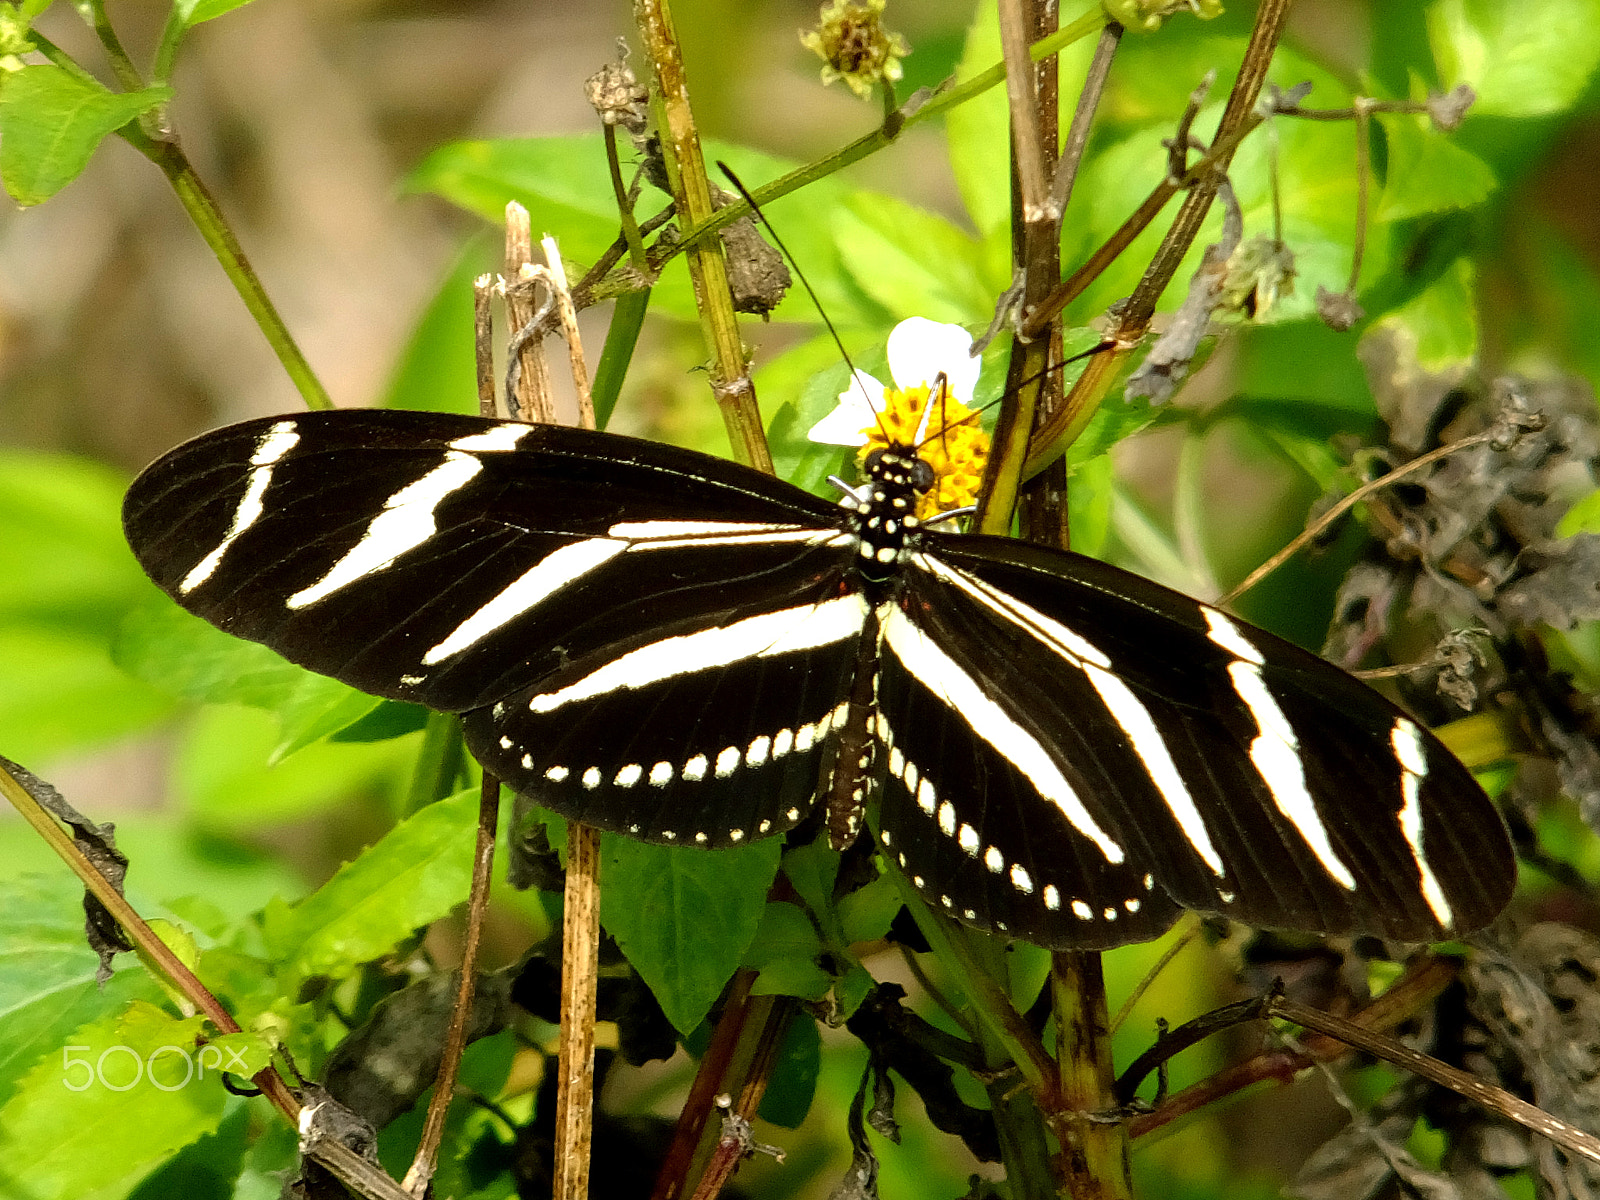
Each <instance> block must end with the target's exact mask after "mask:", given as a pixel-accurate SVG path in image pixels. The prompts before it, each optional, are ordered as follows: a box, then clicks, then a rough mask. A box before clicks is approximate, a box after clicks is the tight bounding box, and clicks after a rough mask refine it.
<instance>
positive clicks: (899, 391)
mask: <svg viewBox="0 0 1600 1200" xmlns="http://www.w3.org/2000/svg"><path fill="white" fill-rule="evenodd" d="M930 403H932V404H933V406H934V407H933V414H932V415H931V416H930V417H929V419H928V424H927V428H926V429H925V430H924V429H923V425H922V414H923V413H924V412H925V411H926V410H927V407H928V405H929V404H930ZM919 431H921V434H922V436H921V438H920V439H919V438H918V436H917V435H918V432H919ZM861 432H862V433H863V434H865V435H866V438H867V444H866V445H865V446H863V447H862V448H861V453H860V455H859V457H858V461H859V462H862V463H865V462H866V458H867V455H868V454H870V453H871V452H872V451H873V450H874V449H880V450H881V449H884V448H886V447H888V446H891V445H894V446H913V447H914V448H915V449H916V451H917V454H918V455H919V456H920V457H921V458H922V460H923V461H924V462H926V463H927V464H928V466H930V467H932V468H933V477H934V484H933V486H932V487H931V488H929V489H928V490H927V491H926V492H925V493H923V495H922V498H921V499H920V500H919V501H918V503H917V516H918V517H919V518H921V519H922V520H927V519H928V518H929V517H932V516H934V515H935V514H937V513H942V512H945V511H947V510H949V509H952V508H961V507H962V506H963V505H967V504H971V503H972V502H973V501H975V500H976V499H977V498H978V485H979V484H980V483H981V482H982V481H983V464H984V463H985V461H987V459H988V457H989V435H988V434H987V433H985V432H984V431H983V428H982V426H980V425H979V424H978V416H977V414H976V413H974V412H973V411H972V410H971V409H970V408H968V407H967V406H966V405H965V404H962V403H961V401H959V400H957V399H956V398H955V397H954V396H952V395H950V393H949V390H948V389H941V392H940V394H933V389H931V388H930V387H929V386H928V385H927V384H921V385H919V386H917V387H913V388H892V387H891V388H884V389H883V409H882V411H881V412H880V413H879V414H878V419H877V420H876V421H875V422H873V423H872V424H871V425H868V426H867V427H866V428H865V429H863V430H862V431H861ZM919 443H920V444H919Z"/></svg>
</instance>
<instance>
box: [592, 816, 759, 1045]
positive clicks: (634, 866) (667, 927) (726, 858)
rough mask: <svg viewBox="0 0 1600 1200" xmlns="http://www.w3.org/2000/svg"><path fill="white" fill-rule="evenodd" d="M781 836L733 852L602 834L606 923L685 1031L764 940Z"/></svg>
mask: <svg viewBox="0 0 1600 1200" xmlns="http://www.w3.org/2000/svg"><path fill="white" fill-rule="evenodd" d="M780 851H781V846H780V844H779V839H776V838H767V839H765V840H763V841H759V842H754V843H751V844H749V845H746V846H739V847H735V848H733V849H729V850H696V849H692V848H690V847H687V846H684V847H678V846H653V845H649V844H647V843H645V842H635V841H630V840H629V839H627V838H622V837H617V836H615V835H613V834H606V835H604V836H603V837H602V839H601V891H600V920H601V923H602V924H604V925H605V927H606V929H607V930H609V931H610V933H611V935H612V936H613V937H615V938H616V939H617V945H618V946H620V947H621V948H622V952H623V953H624V954H626V955H627V956H628V961H629V962H630V963H632V964H633V967H634V970H636V971H638V972H639V977H640V978H641V979H643V980H644V981H645V983H646V984H647V985H648V986H649V988H650V990H651V991H652V992H654V993H655V997H656V999H657V1000H658V1001H659V1002H660V1004H661V1009H662V1011H663V1012H664V1013H666V1015H667V1020H669V1021H671V1022H672V1024H673V1027H674V1028H676V1029H677V1030H678V1031H679V1032H680V1033H685V1034H687V1033H688V1032H689V1031H691V1030H692V1029H694V1028H695V1026H697V1025H699V1024H700V1022H701V1020H702V1019H703V1018H704V1017H705V1015H706V1013H708V1012H709V1011H710V1010H711V1005H712V1003H713V1002H714V1001H715V1000H716V998H717V996H718V995H719V994H720V993H721V991H722V987H723V985H724V984H725V983H727V981H728V978H729V976H731V975H732V974H733V971H734V968H735V967H737V966H738V965H739V960H740V959H741V958H742V957H743V956H744V952H745V950H746V949H747V948H748V947H749V945H750V942H751V940H752V939H753V938H754V937H755V933H756V925H757V923H758V922H759V921H760V919H761V914H762V910H763V906H764V905H765V902H766V896H767V889H768V888H769V887H771V886H772V881H773V879H774V878H775V877H776V875H777V873H778V856H779V853H780Z"/></svg>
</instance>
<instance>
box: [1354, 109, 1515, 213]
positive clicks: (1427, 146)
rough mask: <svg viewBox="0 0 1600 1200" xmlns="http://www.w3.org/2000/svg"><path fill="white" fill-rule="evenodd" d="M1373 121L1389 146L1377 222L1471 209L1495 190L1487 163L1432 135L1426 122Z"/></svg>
mask: <svg viewBox="0 0 1600 1200" xmlns="http://www.w3.org/2000/svg"><path fill="white" fill-rule="evenodd" d="M1378 121H1379V123H1380V124H1381V125H1382V126H1383V129H1384V132H1385V133H1386V134H1387V135H1388V142H1389V172H1388V177H1387V178H1386V179H1385V180H1384V185H1383V195H1382V197H1381V198H1380V199H1379V201H1378V206H1377V216H1378V219H1379V220H1380V221H1403V220H1406V219H1408V218H1410V217H1417V216H1421V215H1422V214H1424V213H1433V212H1445V211H1448V210H1450V209H1457V208H1472V207H1474V206H1476V205H1479V204H1482V203H1483V201H1484V200H1485V199H1486V198H1487V197H1488V196H1489V193H1490V192H1492V191H1494V189H1495V188H1496V186H1498V185H1497V182H1496V180H1495V177H1494V172H1493V171H1491V170H1490V169H1489V164H1488V163H1486V162H1484V161H1483V159H1481V158H1479V157H1478V156H1477V155H1476V154H1474V153H1472V151H1470V150H1466V149H1463V148H1462V147H1461V146H1458V145H1457V144H1456V143H1455V142H1453V141H1451V140H1450V139H1449V138H1448V137H1447V136H1445V135H1444V134H1441V133H1439V132H1437V131H1436V130H1434V129H1433V128H1432V127H1431V126H1430V125H1428V124H1427V121H1426V118H1423V117H1414V116H1408V115H1405V114H1390V115H1381V116H1379V118H1378Z"/></svg>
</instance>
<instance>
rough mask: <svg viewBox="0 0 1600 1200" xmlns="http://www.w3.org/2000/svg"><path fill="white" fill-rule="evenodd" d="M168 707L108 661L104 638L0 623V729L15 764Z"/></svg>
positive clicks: (123, 728)
mask: <svg viewBox="0 0 1600 1200" xmlns="http://www.w3.org/2000/svg"><path fill="white" fill-rule="evenodd" d="M171 710H172V702H171V701H170V700H169V699H168V698H167V697H166V696H164V695H162V694H161V693H159V692H157V691H155V690H154V689H153V688H150V687H148V686H147V685H145V684H143V683H139V682H138V681H136V680H133V679H129V678H128V676H127V675H125V674H124V673H123V672H121V671H119V670H118V669H117V668H116V667H115V666H114V665H112V662H111V659H110V656H109V655H108V654H107V653H106V646H105V640H104V638H103V637H102V638H100V639H98V640H97V639H95V638H92V637H87V636H81V635H78V634H74V633H62V632H58V631H56V630H51V629H45V628H39V627H32V626H29V625H27V624H18V625H14V626H0V729H3V730H5V749H6V754H7V755H8V756H9V757H11V758H14V759H16V760H17V761H18V762H22V763H39V762H44V761H46V760H48V759H50V758H52V757H54V756H57V755H60V754H63V753H65V752H67V751H69V750H76V749H79V748H82V747H86V746H94V745H100V744H103V743H105V742H108V741H111V740H112V739H114V738H118V737H122V736H124V735H126V734H129V733H133V732H136V731H138V730H141V729H145V728H147V727H149V726H151V725H153V724H155V723H156V722H157V721H160V720H161V719H162V718H164V717H165V716H167V714H168V713H170V712H171Z"/></svg>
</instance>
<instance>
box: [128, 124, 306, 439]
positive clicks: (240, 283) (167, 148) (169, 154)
mask: <svg viewBox="0 0 1600 1200" xmlns="http://www.w3.org/2000/svg"><path fill="white" fill-rule="evenodd" d="M117 133H118V134H119V135H121V136H122V138H123V139H124V140H126V141H127V142H128V143H129V144H130V145H131V146H133V148H134V149H136V150H138V151H139V153H141V154H143V155H144V156H145V157H146V158H148V159H149V160H150V161H151V162H153V163H155V164H156V166H158V167H160V168H161V172H162V174H164V175H165V176H166V177H167V182H168V183H170V184H171V185H172V190H173V191H175V192H177V193H178V201H179V203H181V204H182V205H183V207H184V210H185V211H186V212H187V213H188V214H189V219H190V220H191V221H193V222H194V224H195V228H197V229H198V230H199V231H200V236H201V237H203V238H205V240H206V245H208V246H210V247H211V252H212V253H213V254H215V255H216V256H217V261H218V262H219V263H221V264H222V269H223V271H224V272H225V273H226V274H227V276H228V278H229V279H230V280H232V281H233V286H234V290H235V291H237V292H238V293H239V298H240V299H241V300H243V301H244V306H245V308H246V309H248V310H249V312H250V315H251V316H252V317H253V318H255V322H256V325H257V326H259V327H260V329H261V332H262V333H263V334H264V335H265V336H266V339H267V344H268V345H270V346H271V347H272V350H273V353H275V354H276V355H277V356H278V361H279V362H280V363H282V364H283V369H284V370H285V371H286V372H288V375H289V378H290V380H291V381H292V382H293V383H294V386H295V388H296V390H297V391H299V393H300V398H301V399H302V400H304V401H305V404H306V407H307V408H311V409H328V408H332V407H333V406H334V405H333V400H332V398H331V397H330V396H329V395H328V393H327V390H326V389H325V388H324V387H323V386H322V381H321V380H319V379H318V378H317V375H316V372H315V371H313V370H312V369H311V364H310V363H308V362H307V361H306V357H305V355H304V354H302V353H301V352H300V347H299V346H298V345H297V344H296V343H295V340H294V335H293V334H291V333H290V332H289V327H288V326H287V325H285V324H284V323H283V318H282V317H281V316H279V315H278V310H277V308H276V307H275V306H274V305H273V303H272V300H271V299H270V298H269V297H268V296H267V291H266V289H265V288H264V287H262V286H261V280H260V279H259V278H258V277H257V276H256V273H255V268H253V267H252V266H251V265H250V260H249V259H248V258H246V257H245V253H244V248H243V247H242V246H240V245H239V239H238V238H236V237H235V236H234V234H233V230H232V228H231V227H230V226H229V225H228V222H227V218H226V217H224V216H223V215H222V210H221V209H220V208H219V207H217V202H216V200H214V199H213V198H212V196H211V193H210V192H208V191H207V190H206V186H205V184H204V183H202V182H201V181H200V176H199V175H197V174H196V173H195V170H194V167H192V166H191V165H190V163H189V160H188V158H187V157H186V156H185V155H184V153H183V150H182V148H181V147H180V146H179V145H178V144H177V143H176V142H174V141H170V140H165V139H155V138H151V137H148V136H146V135H145V134H144V132H143V131H141V130H140V129H139V128H138V126H137V125H133V124H129V125H124V126H123V127H122V128H121V129H119V130H117Z"/></svg>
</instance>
